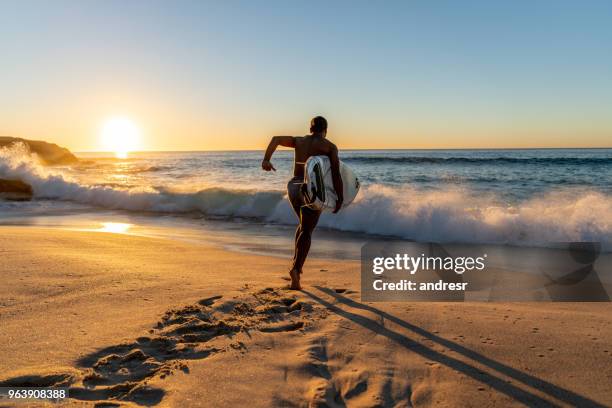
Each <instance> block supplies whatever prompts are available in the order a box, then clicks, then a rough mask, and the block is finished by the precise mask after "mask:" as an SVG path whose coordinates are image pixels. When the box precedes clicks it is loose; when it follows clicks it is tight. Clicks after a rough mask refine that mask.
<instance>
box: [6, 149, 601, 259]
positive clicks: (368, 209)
mask: <svg viewBox="0 0 612 408" xmlns="http://www.w3.org/2000/svg"><path fill="white" fill-rule="evenodd" d="M0 178H5V179H19V180H21V181H24V182H26V183H28V184H30V185H31V186H32V189H33V192H34V197H35V198H37V199H51V200H61V201H69V202H76V203H81V204H87V205H91V206H96V207H102V208H107V209H118V210H128V211H139V212H162V213H191V212H198V213H201V214H204V215H207V216H223V217H228V218H232V217H244V218H251V219H255V220H258V221H260V222H269V223H277V224H295V215H294V214H293V213H292V210H291V207H290V206H289V204H288V202H287V200H285V199H284V196H285V193H284V192H283V191H261V190H238V189H227V188H222V187H213V188H206V189H203V190H200V191H196V192H187V193H184V192H173V191H170V190H166V189H162V188H153V187H150V188H147V189H119V188H113V187H108V186H91V185H83V184H80V183H79V182H77V181H75V180H72V179H70V178H69V177H68V176H66V175H65V174H63V173H61V172H59V171H58V170H53V169H47V168H44V167H42V166H40V165H39V164H38V163H37V161H36V159H35V157H33V156H31V155H30V154H29V152H27V148H25V147H24V146H14V147H12V148H10V149H2V150H0ZM320 225H322V226H324V227H327V228H331V229H335V230H340V231H352V232H360V233H366V234H377V235H386V236H395V237H402V238H407V239H414V240H418V241H434V242H464V243H465V242H471V243H503V244H515V245H546V243H547V242H548V243H553V242H561V241H597V242H601V243H602V248H603V250H605V251H607V252H608V251H611V250H612V197H610V196H609V195H606V194H603V193H599V192H595V191H576V190H574V191H557V192H552V193H548V194H546V195H544V196H541V197H538V198H535V199H531V200H527V201H523V202H522V203H520V204H518V205H516V206H509V205H500V204H499V200H498V199H497V198H496V197H494V196H489V197H483V196H482V195H478V196H475V195H473V194H472V193H471V192H470V191H469V190H461V189H447V190H439V191H420V190H415V189H411V188H409V187H399V188H398V187H389V186H384V185H377V184H374V185H369V186H364V187H363V189H362V191H361V192H360V194H359V195H358V197H357V199H356V200H355V202H354V203H353V204H352V205H351V206H350V207H347V208H346V209H344V210H342V211H341V212H340V213H339V214H337V215H332V214H328V213H325V214H323V216H322V217H321V221H320Z"/></svg>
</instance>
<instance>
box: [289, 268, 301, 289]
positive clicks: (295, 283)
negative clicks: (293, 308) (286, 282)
mask: <svg viewBox="0 0 612 408" xmlns="http://www.w3.org/2000/svg"><path fill="white" fill-rule="evenodd" d="M300 273H301V272H300V271H297V270H295V269H292V270H291V271H290V272H289V276H291V285H290V286H289V289H291V290H302V287H301V286H300Z"/></svg>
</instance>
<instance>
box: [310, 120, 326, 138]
mask: <svg viewBox="0 0 612 408" xmlns="http://www.w3.org/2000/svg"><path fill="white" fill-rule="evenodd" d="M310 132H311V133H313V134H315V133H322V134H323V135H325V134H326V133H327V120H326V119H325V118H324V117H323V116H315V117H314V118H312V119H311V120H310Z"/></svg>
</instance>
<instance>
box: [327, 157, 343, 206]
mask: <svg viewBox="0 0 612 408" xmlns="http://www.w3.org/2000/svg"><path fill="white" fill-rule="evenodd" d="M329 162H330V165H331V172H332V182H333V183H334V190H336V196H337V197H338V199H337V200H336V208H335V209H334V214H335V213H337V212H338V211H340V208H342V203H343V202H344V186H343V185H342V177H341V176H340V158H338V148H337V147H336V146H334V147H332V149H331V151H330V152H329Z"/></svg>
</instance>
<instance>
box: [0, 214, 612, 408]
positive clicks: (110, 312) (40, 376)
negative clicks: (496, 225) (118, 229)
mask: <svg viewBox="0 0 612 408" xmlns="http://www.w3.org/2000/svg"><path fill="white" fill-rule="evenodd" d="M0 257H1V259H2V262H1V264H0V265H1V266H0V269H1V274H2V277H3V285H2V286H1V287H0V327H2V330H1V332H0V343H1V344H2V348H1V349H0V368H1V371H0V377H1V381H2V383H1V385H3V386H9V385H11V386H18V385H22V386H26V385H30V386H32V385H36V386H65V387H70V395H71V398H70V399H69V400H66V401H64V403H63V404H64V405H66V406H98V407H103V406H160V407H201V406H242V405H246V404H248V405H249V406H258V407H259V406H261V407H267V406H338V407H341V406H351V407H353V406H356V407H371V406H393V407H395V406H398V407H401V406H475V407H476V406H484V405H488V406H512V405H528V406H583V407H584V406H607V405H610V404H612V393H610V389H609V384H610V382H611V381H612V340H610V339H611V338H612V317H611V316H612V315H611V314H610V312H611V311H612V310H611V307H610V305H609V304H608V303H599V304H598V303H511V304H502V303H430V302H427V303H362V302H361V301H360V294H359V292H358V290H359V264H358V263H357V262H354V261H350V262H349V261H342V262H340V261H334V260H329V259H310V260H309V261H308V263H307V265H306V266H307V268H306V270H305V273H304V278H303V283H304V290H303V291H301V292H295V291H289V290H287V289H285V287H286V286H287V282H286V281H285V280H284V279H283V277H285V275H286V273H287V271H286V268H287V262H286V260H285V259H281V258H275V257H270V256H263V255H251V254H246V253H238V252H228V251H226V250H224V249H222V248H219V247H217V246H215V245H214V244H212V243H211V244H210V245H205V244H198V243H187V242H177V241H173V240H169V239H156V238H146V237H138V236H130V235H125V234H113V233H101V232H77V231H66V230H61V229H51V228H48V229H45V228H38V227H8V226H4V227H0ZM0 405H1V406H6V407H8V406H12V405H11V404H10V403H7V402H2V403H0ZM41 406H43V404H41Z"/></svg>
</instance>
